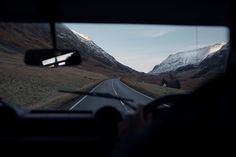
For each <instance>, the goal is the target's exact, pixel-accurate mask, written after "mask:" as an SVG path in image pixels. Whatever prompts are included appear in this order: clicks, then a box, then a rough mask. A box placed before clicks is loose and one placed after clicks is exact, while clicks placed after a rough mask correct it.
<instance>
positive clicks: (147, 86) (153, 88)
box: [121, 79, 187, 98]
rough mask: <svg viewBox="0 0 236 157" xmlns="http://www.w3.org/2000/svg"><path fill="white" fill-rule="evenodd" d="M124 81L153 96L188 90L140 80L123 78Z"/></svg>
mask: <svg viewBox="0 0 236 157" xmlns="http://www.w3.org/2000/svg"><path fill="white" fill-rule="evenodd" d="M121 81H123V82H124V83H126V84H127V85H129V86H130V87H132V88H134V89H136V90H137V91H139V92H142V93H144V94H146V95H148V96H151V97H153V98H157V97H160V96H162V95H168V94H176V93H185V92H187V91H185V90H181V89H175V88H168V87H162V86H159V85H157V84H151V83H145V82H138V81H134V80H128V79H122V80H121Z"/></svg>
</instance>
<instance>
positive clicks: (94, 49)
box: [72, 30, 117, 63]
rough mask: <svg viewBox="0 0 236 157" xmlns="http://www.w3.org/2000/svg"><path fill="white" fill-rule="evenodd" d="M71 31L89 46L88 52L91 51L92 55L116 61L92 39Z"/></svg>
mask: <svg viewBox="0 0 236 157" xmlns="http://www.w3.org/2000/svg"><path fill="white" fill-rule="evenodd" d="M72 32H73V33H74V34H75V35H76V36H77V37H78V38H79V40H80V41H81V42H82V43H84V44H85V45H87V46H88V48H89V52H90V53H91V52H92V53H93V54H94V55H96V56H97V57H100V58H106V59H108V60H109V61H110V62H112V63H116V62H117V61H116V59H115V58H114V57H112V56H111V55H110V54H108V53H107V52H105V51H104V50H103V49H102V48H101V47H99V46H97V45H96V44H95V43H94V42H93V41H92V40H90V39H89V38H88V37H87V36H85V35H83V34H81V33H79V32H76V31H73V30H72Z"/></svg>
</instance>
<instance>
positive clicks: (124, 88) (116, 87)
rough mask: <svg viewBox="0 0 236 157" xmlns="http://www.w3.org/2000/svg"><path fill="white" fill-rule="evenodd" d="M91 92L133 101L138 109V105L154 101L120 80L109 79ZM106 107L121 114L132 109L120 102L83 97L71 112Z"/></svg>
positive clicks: (132, 103)
mask: <svg viewBox="0 0 236 157" xmlns="http://www.w3.org/2000/svg"><path fill="white" fill-rule="evenodd" d="M90 92H99V93H110V94H112V95H114V96H119V97H123V98H129V99H133V100H134V101H133V102H129V104H131V105H132V106H135V107H137V105H138V104H143V105H145V104H147V103H149V102H151V101H152V100H153V98H151V97H149V96H146V95H144V94H142V93H140V92H138V91H136V90H135V89H133V88H131V87H129V86H128V85H126V84H124V83H123V82H121V81H120V80H119V79H109V80H105V81H103V82H101V83H100V84H98V85H97V86H95V87H94V88H93V89H92V90H91V91H90ZM104 106H113V107H115V108H116V109H118V110H119V111H121V112H130V111H132V109H131V108H130V107H129V106H127V105H126V104H125V103H123V102H122V101H120V100H115V99H109V98H102V97H94V96H83V97H81V98H80V99H79V100H78V101H76V102H75V103H74V104H72V105H71V107H70V110H80V111H82V110H90V111H93V112H96V111H97V110H98V109H99V108H101V107H104Z"/></svg>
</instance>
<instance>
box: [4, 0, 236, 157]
mask: <svg viewBox="0 0 236 157" xmlns="http://www.w3.org/2000/svg"><path fill="white" fill-rule="evenodd" d="M234 9H235V5H234V3H233V1H230V0H224V1H223V0H208V1H206V0H205V1H204V0H176V1H171V0H99V1H95V0H86V1H82V0H67V1H63V0H51V1H46V0H43V1H40V0H34V1H30V0H19V1H12V0H3V1H1V2H0V23H36V24H41V23H46V24H48V26H49V30H50V31H48V36H49V40H50V41H51V42H50V43H51V46H49V48H48V47H47V48H42V49H30V50H28V51H26V52H25V56H24V62H25V64H27V65H30V66H47V67H56V66H57V67H56V68H55V69H56V70H58V71H59V70H60V69H59V68H60V66H62V65H63V66H64V65H65V66H66V65H68V66H73V65H78V64H80V63H81V62H82V63H83V56H82V54H81V53H80V50H79V49H77V50H75V49H74V48H73V47H66V48H63V49H61V48H58V47H59V46H60V42H59V41H58V40H57V39H56V38H57V35H56V30H55V29H57V23H92V24H114V25H116V24H134V25H136V24H141V25H146V24H147V25H156V24H160V25H171V26H176V25H177V26H211V27H218V26H219V27H225V28H227V29H228V30H229V44H230V53H229V56H228V58H227V61H226V64H227V66H226V70H225V71H224V72H223V73H221V74H220V75H219V76H217V77H215V78H214V79H211V80H209V81H206V82H204V84H202V85H201V86H199V87H198V88H196V89H194V90H193V91H191V92H189V93H176V94H168V95H164V96H160V97H158V98H156V99H153V100H152V101H151V102H149V103H147V104H146V105H145V106H144V107H143V108H142V109H141V110H142V112H143V116H144V119H147V118H149V115H150V114H151V119H152V121H151V124H150V125H148V126H147V127H142V128H141V129H140V128H139V129H136V130H135V131H134V130H132V129H131V130H130V133H128V134H127V135H125V136H122V137H120V136H119V127H120V125H119V124H120V123H121V122H122V121H125V120H127V118H125V116H124V115H123V114H122V113H121V111H119V109H117V108H115V107H113V106H106V105H104V107H103V108H100V109H98V110H97V111H96V112H92V111H91V110H89V109H87V108H86V107H84V108H85V110H68V109H65V110H54V109H48V110H23V109H21V108H20V107H17V106H12V105H9V103H8V102H6V101H4V97H2V96H1V95H0V144H1V147H0V150H1V151H0V153H1V154H2V153H3V152H4V151H6V150H8V149H9V150H10V151H7V153H9V154H11V153H16V152H17V153H18V154H19V155H30V156H33V155H39V154H41V153H42V155H47V152H50V153H52V154H53V155H62V154H61V153H66V155H68V156H69V155H70V156H72V154H75V155H78V156H92V155H93V156H115V157H116V156H122V157H125V156H153V155H155V156H158V155H160V154H163V155H171V154H172V153H173V154H174V155H176V154H179V155H180V154H181V155H212V154H213V153H215V154H219V153H222V155H226V154H231V153H233V152H234V143H235V124H236V123H235V104H236V101H235V97H236V92H235V87H236V82H235V80H236V75H235V68H236V53H235V32H236V31H235V17H234V16H233V11H234ZM38 32H39V34H40V30H38ZM2 37H3V36H1V34H0V38H2ZM18 41H21V40H18ZM1 44H2V43H1V41H0V51H2V48H1ZM17 44H19V45H20V44H21V43H17ZM22 44H23V39H22ZM141 46H142V45H141ZM55 54H56V55H55ZM62 56H64V57H65V56H67V58H66V61H65V60H60V57H62ZM50 59H51V60H52V59H53V60H54V61H53V62H50ZM142 62H143V63H144V62H145V60H143V61H142ZM1 64H3V62H2V61H1V60H0V65H1ZM82 65H83V64H82ZM215 66H220V65H219V64H218V65H215ZM45 68H46V67H45ZM63 68H64V67H61V69H63ZM43 69H44V67H43V68H40V70H43ZM35 73H39V72H37V71H35ZM0 75H2V76H3V75H4V73H2V72H1V74H0ZM0 77H1V76H0ZM16 77H17V75H16ZM119 79H120V78H119ZM1 81H2V80H1ZM116 81H117V80H112V86H113V83H114V84H115V85H116V83H117V82H116ZM1 83H2V82H1ZM117 84H118V83H117ZM0 88H3V86H0ZM23 88H24V87H23ZM95 88H96V87H95ZM95 88H93V89H94V90H95ZM98 88H99V87H98ZM113 89H114V88H113ZM94 90H92V91H94ZM59 91H60V92H61V93H66V94H71V93H72V94H80V95H85V97H86V96H91V97H102V98H104V99H105V98H109V100H110V99H112V100H113V99H114V100H118V101H120V102H121V104H123V103H124V104H125V105H126V106H127V107H128V108H131V109H130V110H133V111H134V113H135V112H138V111H139V110H140V109H139V108H137V107H134V106H132V105H130V104H129V101H130V102H131V101H132V100H130V99H129V98H126V97H119V96H118V95H117V94H116V95H111V94H107V93H99V92H96V90H95V91H94V92H86V91H77V90H70V89H60V90H59ZM3 92H4V91H3ZM5 92H6V91H5ZM115 93H116V92H115ZM12 95H13V96H14V94H13V93H12ZM26 99H27V97H26ZM82 99H84V97H83V98H82ZM80 100H81V99H80ZM81 101H82V100H81ZM88 102H89V101H88ZM107 102H108V103H109V102H110V101H107ZM111 102H112V101H111ZM122 102H123V103H122ZM125 102H126V103H125ZM18 103H19V104H20V102H18ZM93 105H94V104H93ZM74 107H75V108H76V106H72V107H71V109H73V108H74ZM136 118H137V117H136ZM139 122H140V121H139ZM139 122H137V123H139ZM130 125H131V124H130ZM14 150H15V151H14ZM16 150H20V151H16ZM31 151H32V153H29V152H31ZM2 156H4V155H3V154H2Z"/></svg>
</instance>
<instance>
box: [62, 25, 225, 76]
mask: <svg viewBox="0 0 236 157" xmlns="http://www.w3.org/2000/svg"><path fill="white" fill-rule="evenodd" d="M66 26H67V27H69V28H70V29H71V30H73V31H76V32H78V33H80V34H81V35H82V36H84V37H85V38H87V39H88V40H92V41H93V42H95V43H96V44H97V45H98V46H100V47H101V48H102V49H103V50H105V51H106V52H107V53H109V54H110V55H112V56H113V57H115V59H116V60H117V61H119V62H120V63H122V64H125V65H127V66H129V67H131V68H133V69H135V70H137V71H140V72H149V71H151V70H152V69H153V67H154V66H155V65H157V64H159V63H161V62H162V61H163V60H164V59H166V58H167V57H168V56H169V55H170V54H174V53H177V52H181V51H185V50H192V49H195V48H200V47H204V46H208V45H212V44H215V43H219V42H223V43H226V42H228V41H229V39H228V38H229V30H228V28H226V27H212V26H211V27H210V26H208V27H207V26H174V25H137V24H133V25H132V24H86V23H83V24H82V23H73V24H72V23H67V24H66Z"/></svg>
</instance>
